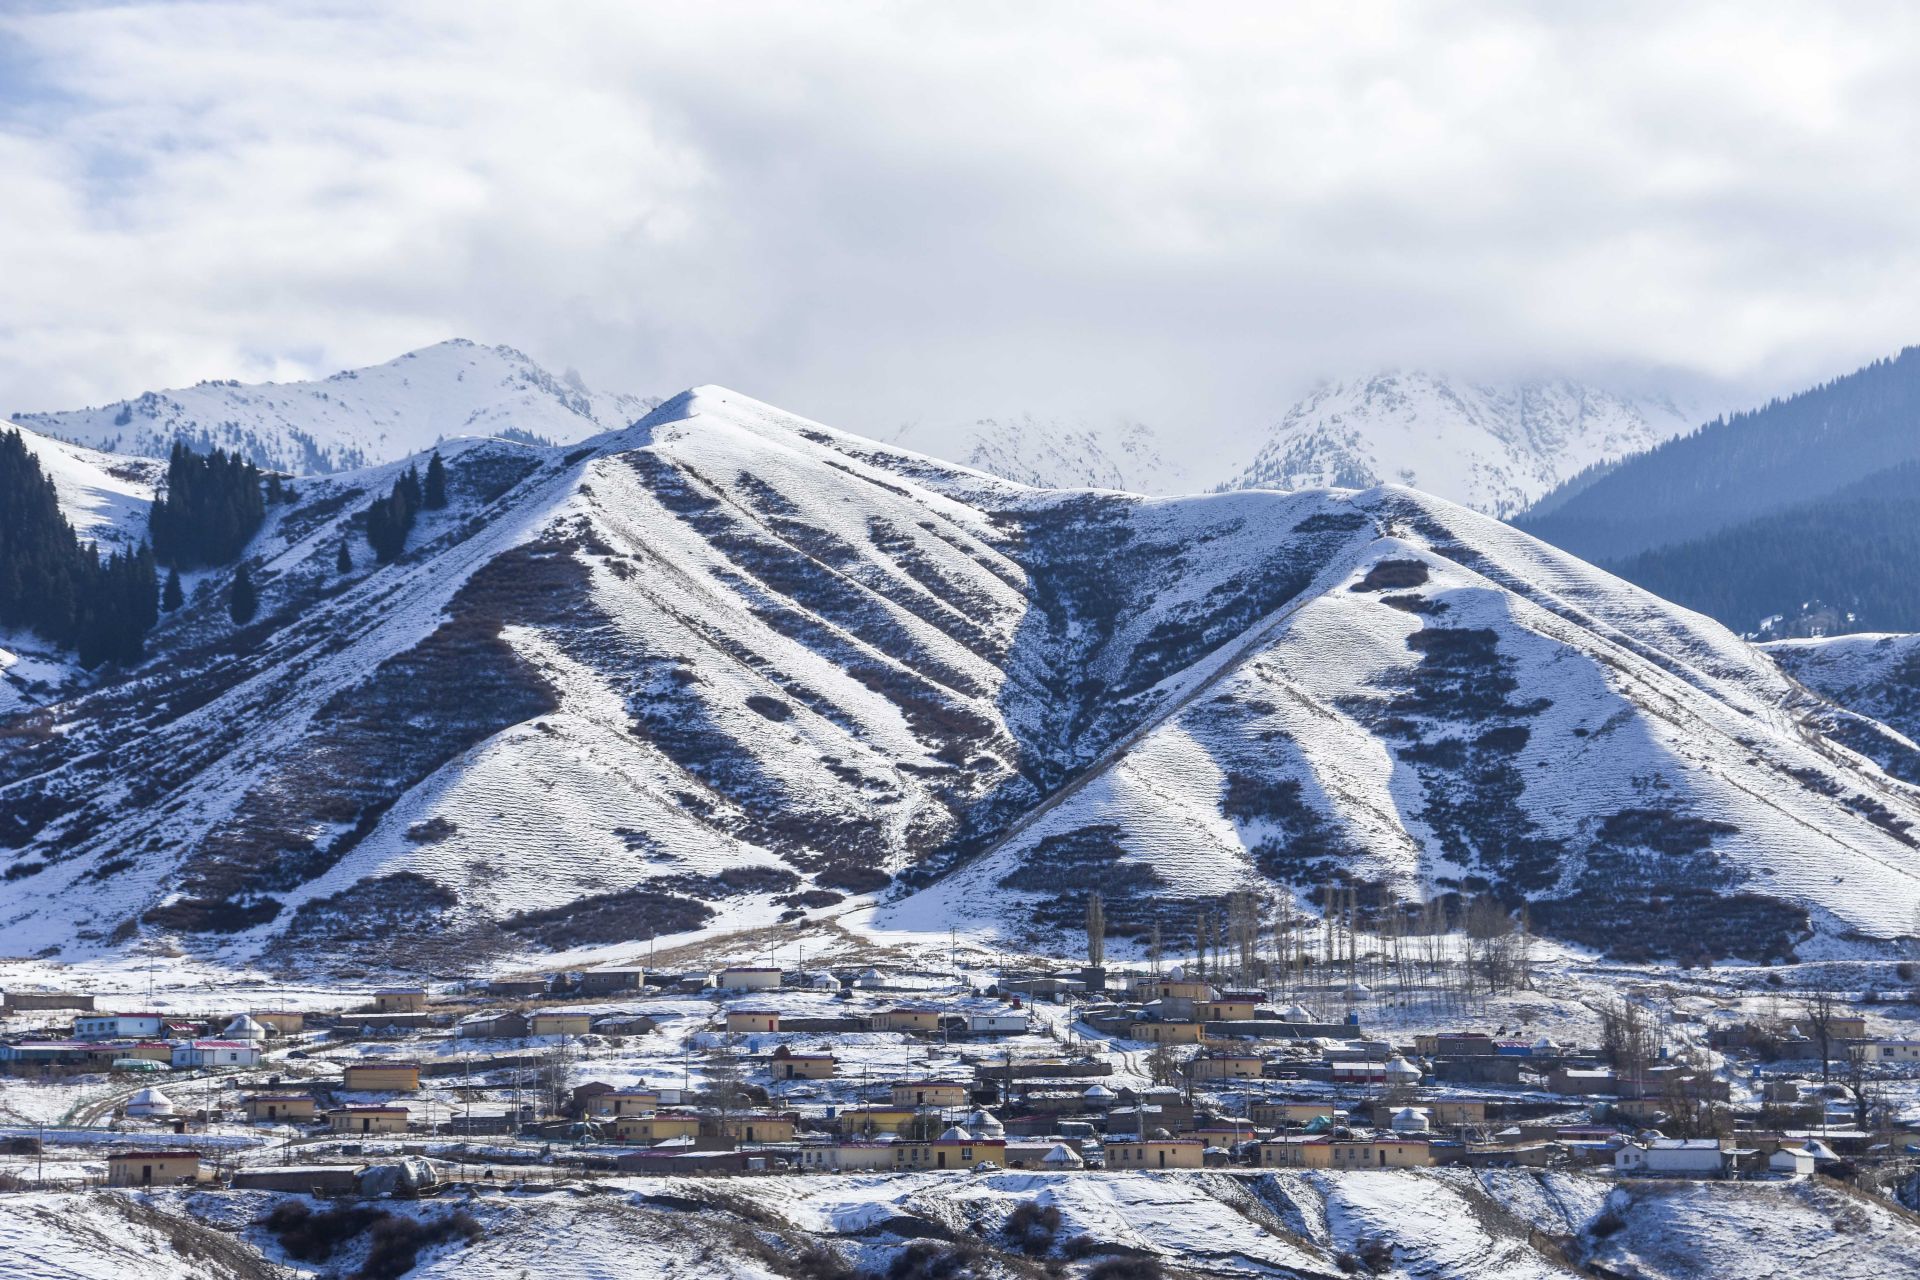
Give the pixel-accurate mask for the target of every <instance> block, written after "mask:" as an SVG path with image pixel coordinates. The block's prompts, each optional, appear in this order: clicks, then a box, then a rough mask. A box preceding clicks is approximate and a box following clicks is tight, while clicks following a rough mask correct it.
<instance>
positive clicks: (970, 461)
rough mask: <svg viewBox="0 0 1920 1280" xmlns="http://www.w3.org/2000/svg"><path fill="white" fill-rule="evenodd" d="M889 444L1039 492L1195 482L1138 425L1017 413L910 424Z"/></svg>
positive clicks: (1182, 488) (1173, 489) (1162, 487)
mask: <svg viewBox="0 0 1920 1280" xmlns="http://www.w3.org/2000/svg"><path fill="white" fill-rule="evenodd" d="M888 443H889V444H895V445H899V446H900V447H901V448H903V449H911V450H913V451H914V452H916V453H924V454H927V455H929V456H931V457H936V458H943V459H945V460H946V461H948V462H957V463H959V464H960V465H961V466H963V467H972V468H973V469H974V470H976V471H985V472H986V473H988V474H989V475H995V476H999V477H1000V478H1001V479H1003V480H1011V481H1013V482H1014V483H1015V484H1025V485H1032V486H1033V487H1034V488H1036V489H1117V490H1122V491H1124V492H1127V493H1147V494H1177V493H1188V492H1191V491H1192V490H1193V489H1194V488H1195V487H1196V486H1197V485H1198V483H1199V482H1198V479H1197V477H1196V476H1195V475H1194V474H1193V472H1192V470H1191V469H1190V468H1189V467H1188V465H1187V464H1186V463H1184V462H1180V461H1176V460H1175V459H1173V458H1171V457H1169V456H1168V453H1167V446H1166V444H1165V443H1164V442H1163V441H1162V440H1161V438H1160V437H1159V435H1158V434H1156V433H1155V431H1154V429H1153V428H1152V427H1149V426H1147V425H1146V424H1145V423H1142V422H1125V421H1122V422H1116V423H1113V424H1112V425H1109V426H1092V425H1089V424H1086V423H1076V422H1067V421H1062V420H1060V419H1055V418H1036V417H1035V416H1034V415H1032V414H1021V415H1019V416H1017V417H1010V418H979V419H976V420H974V421H972V422H968V423H963V424H960V425H957V426H956V425H948V426H930V425H926V424H914V425H911V426H906V427H902V428H901V429H900V430H899V431H897V432H895V433H894V435H893V436H891V437H890V438H889V440H888Z"/></svg>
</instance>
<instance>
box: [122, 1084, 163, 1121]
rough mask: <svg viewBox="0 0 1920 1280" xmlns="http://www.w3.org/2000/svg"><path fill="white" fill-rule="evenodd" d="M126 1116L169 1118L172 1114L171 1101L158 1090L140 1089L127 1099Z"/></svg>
mask: <svg viewBox="0 0 1920 1280" xmlns="http://www.w3.org/2000/svg"><path fill="white" fill-rule="evenodd" d="M127 1114H128V1115H130V1116H170V1115H172V1114H173V1099H172V1098H169V1097H168V1096H167V1095H166V1094H164V1093H162V1092H160V1091H159V1090H158V1089H142V1090H141V1091H140V1092H138V1093H136V1094H134V1095H133V1096H132V1097H131V1098H128V1099H127Z"/></svg>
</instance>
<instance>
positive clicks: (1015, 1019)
mask: <svg viewBox="0 0 1920 1280" xmlns="http://www.w3.org/2000/svg"><path fill="white" fill-rule="evenodd" d="M1026 1029H1027V1014H1026V1011H1025V1010H1023V1009H1010V1010H1004V1011H996V1012H993V1013H969V1014H968V1015H967V1032H968V1034H970V1035H976V1036H1007V1035H1020V1034H1022V1033H1024V1032H1025V1031H1026Z"/></svg>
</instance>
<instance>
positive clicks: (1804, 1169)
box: [1767, 1147, 1813, 1177]
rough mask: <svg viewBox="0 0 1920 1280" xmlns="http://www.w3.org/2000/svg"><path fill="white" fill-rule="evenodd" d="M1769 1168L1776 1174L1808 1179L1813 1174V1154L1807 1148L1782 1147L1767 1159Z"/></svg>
mask: <svg viewBox="0 0 1920 1280" xmlns="http://www.w3.org/2000/svg"><path fill="white" fill-rule="evenodd" d="M1767 1168H1768V1169H1770V1170H1772V1171H1773V1172H1775V1173H1785V1174H1790V1175H1792V1176H1794V1177H1806V1176H1807V1175H1809V1174H1811V1173H1812V1172H1813V1152H1811V1151H1809V1150H1807V1149H1806V1148H1805V1147H1781V1148H1780V1149H1779V1150H1778V1151H1775V1152H1774V1153H1773V1154H1772V1155H1770V1156H1768V1157H1767Z"/></svg>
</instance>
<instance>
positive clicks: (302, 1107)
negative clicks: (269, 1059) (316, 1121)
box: [241, 1093, 320, 1121]
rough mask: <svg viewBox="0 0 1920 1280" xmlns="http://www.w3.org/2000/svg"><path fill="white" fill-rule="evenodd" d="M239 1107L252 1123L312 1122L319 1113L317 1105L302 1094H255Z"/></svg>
mask: <svg viewBox="0 0 1920 1280" xmlns="http://www.w3.org/2000/svg"><path fill="white" fill-rule="evenodd" d="M241 1105H242V1106H244V1107H245V1108H246V1111H247V1119H249V1120H253V1121H260V1120H268V1121H278V1120H312V1119H313V1118H314V1117H316V1116H317V1115H319V1113H320V1112H319V1104H317V1103H316V1102H314V1100H313V1099H312V1098H310V1097H308V1096H307V1095H306V1094H304V1093H256V1094H252V1095H249V1096H248V1098H247V1100H246V1101H245V1102H244V1103H242V1104H241Z"/></svg>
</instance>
